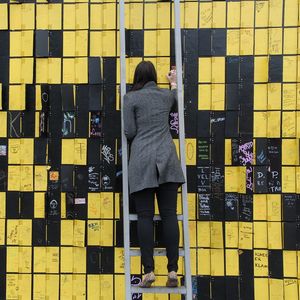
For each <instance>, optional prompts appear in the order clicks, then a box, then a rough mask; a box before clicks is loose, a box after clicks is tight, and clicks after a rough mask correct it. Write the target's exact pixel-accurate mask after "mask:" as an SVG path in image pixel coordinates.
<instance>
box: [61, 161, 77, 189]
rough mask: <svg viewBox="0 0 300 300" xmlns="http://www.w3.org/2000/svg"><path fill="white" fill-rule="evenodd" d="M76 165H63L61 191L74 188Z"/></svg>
mask: <svg viewBox="0 0 300 300" xmlns="http://www.w3.org/2000/svg"><path fill="white" fill-rule="evenodd" d="M73 182H74V166H67V165H62V166H61V191H62V192H70V191H73V190H74V186H73Z"/></svg>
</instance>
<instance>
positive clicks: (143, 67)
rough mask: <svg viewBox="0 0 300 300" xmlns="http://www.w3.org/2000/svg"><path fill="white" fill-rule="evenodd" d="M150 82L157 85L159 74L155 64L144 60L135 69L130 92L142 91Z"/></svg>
mask: <svg viewBox="0 0 300 300" xmlns="http://www.w3.org/2000/svg"><path fill="white" fill-rule="evenodd" d="M148 81H154V82H155V83H156V84H157V74H156V70H155V67H154V65H153V63H152V62H151V61H150V60H146V61H145V60H143V61H141V62H139V63H138V65H137V66H136V68H135V71H134V77H133V84H132V88H131V89H130V91H136V90H139V89H141V88H142V87H143V86H144V84H145V83H147V82H148Z"/></svg>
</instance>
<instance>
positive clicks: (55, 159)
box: [48, 138, 61, 166]
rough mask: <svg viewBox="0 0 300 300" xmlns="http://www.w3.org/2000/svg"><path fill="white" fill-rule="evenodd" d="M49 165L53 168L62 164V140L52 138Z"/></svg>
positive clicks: (49, 146)
mask: <svg viewBox="0 0 300 300" xmlns="http://www.w3.org/2000/svg"><path fill="white" fill-rule="evenodd" d="M48 152H49V154H48V163H49V164H51V165H52V166H59V165H60V164H61V139H59V138H56V139H54V138H51V139H50V140H49V142H48Z"/></svg>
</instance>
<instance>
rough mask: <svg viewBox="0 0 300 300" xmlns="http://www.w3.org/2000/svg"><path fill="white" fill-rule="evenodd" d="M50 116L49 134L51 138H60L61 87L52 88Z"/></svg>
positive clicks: (53, 86)
mask: <svg viewBox="0 0 300 300" xmlns="http://www.w3.org/2000/svg"><path fill="white" fill-rule="evenodd" d="M49 97H50V114H49V133H50V137H54V138H58V137H61V136H62V129H61V124H62V118H63V116H62V111H61V107H62V97H61V89H60V86H59V85H51V86H50V93H49Z"/></svg>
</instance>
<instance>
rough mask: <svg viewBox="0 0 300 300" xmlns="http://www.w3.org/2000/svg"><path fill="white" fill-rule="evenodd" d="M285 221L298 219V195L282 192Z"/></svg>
mask: <svg viewBox="0 0 300 300" xmlns="http://www.w3.org/2000/svg"><path fill="white" fill-rule="evenodd" d="M282 214H283V221H287V222H296V220H297V195H296V194H282Z"/></svg>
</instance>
